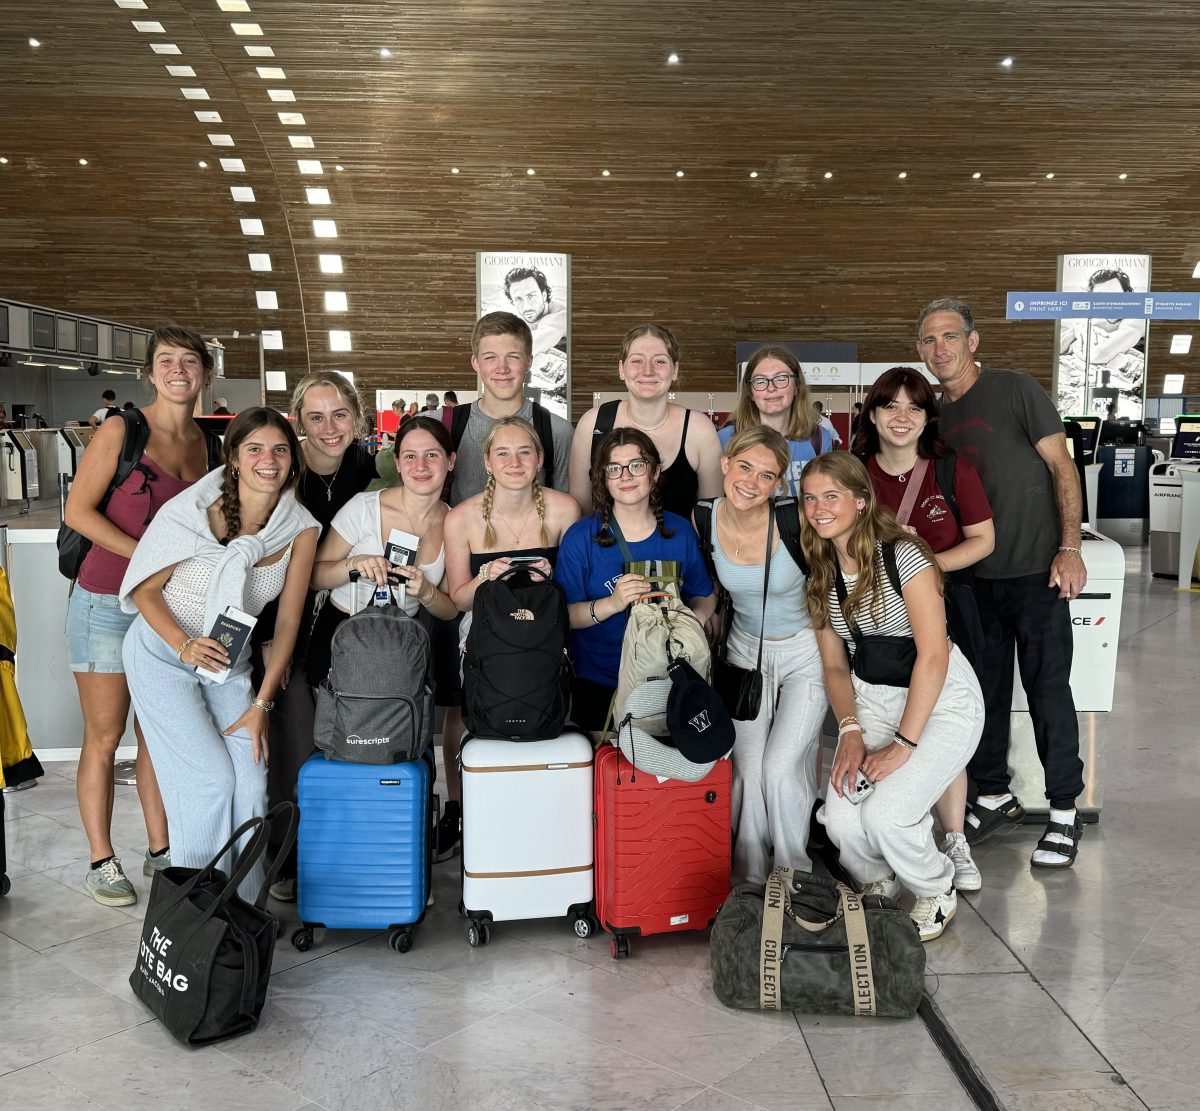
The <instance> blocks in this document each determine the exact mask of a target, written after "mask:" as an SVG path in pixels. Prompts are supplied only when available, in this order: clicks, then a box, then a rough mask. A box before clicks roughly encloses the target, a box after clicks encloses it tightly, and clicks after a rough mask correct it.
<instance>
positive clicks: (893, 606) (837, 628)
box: [829, 540, 933, 655]
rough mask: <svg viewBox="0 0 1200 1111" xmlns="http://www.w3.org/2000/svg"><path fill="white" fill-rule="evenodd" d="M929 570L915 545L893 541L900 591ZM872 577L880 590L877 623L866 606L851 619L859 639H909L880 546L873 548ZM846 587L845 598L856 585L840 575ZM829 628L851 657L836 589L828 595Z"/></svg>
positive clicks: (899, 597)
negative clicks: (861, 637)
mask: <svg viewBox="0 0 1200 1111" xmlns="http://www.w3.org/2000/svg"><path fill="white" fill-rule="evenodd" d="M931 566H933V565H932V564H931V563H930V562H929V560H928V558H927V557H926V556H924V555H923V554H922V553H921V549H920V548H918V547H917V546H916V545H915V544H909V543H907V542H905V541H903V540H897V541H896V570H897V571H898V572H899V573H900V585H901V587H905V586H908V583H909V580H910V579H912V578H913V577H914V576H916V575H919V574H920V573H921V572H922V571H924V570H925V568H926V567H931ZM875 576H876V581H877V582H878V583H879V584H880V586H881V588H882V601H883V607H882V610H881V611H880V613H879V614H878V619H877V617H876V616H875V615H872V614H871V612H870V606H869V603H868V604H867V605H864V606H863V607H862V608H861V609H860V611H859V612H858V613H856V614H855V615H854V616H855V618H856V620H857V622H858V627H859V630H860V631H861V632H862V634H863V636H885V637H910V636H912V635H913V634H912V625H911V624H910V623H909V620H908V606H907V605H906V604H905V601H904V597H903V596H902V595H900V594H897V593H896V588H895V587H893V586H892V584H891V580H889V579H888V576H887V568H886V567H885V566H884V562H883V545H882V544H881V543H876V545H875ZM842 578H843V580H844V581H845V583H846V593H847V595H849V594H850V593H851V592H852V591H853V590H854V584H855V583H856V582H858V576H857V575H846V574H843V575H842ZM829 624H830V625H831V626H832V627H833V631H834V632H835V633H837V635H838V636H840V637H841V638H842V640H844V641H845V642H846V644H847V645H848V646H849V648H850V654H851V655H853V654H854V638H853V637H852V636H851V635H850V627H849V625H847V624H846V619H845V616H844V615H843V614H842V604H841V602H839V601H838V596H837V589H836V587H834V588H831V589H830V591H829Z"/></svg>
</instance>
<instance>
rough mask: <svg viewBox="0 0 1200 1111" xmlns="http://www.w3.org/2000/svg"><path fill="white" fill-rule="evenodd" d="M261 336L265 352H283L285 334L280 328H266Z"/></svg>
mask: <svg viewBox="0 0 1200 1111" xmlns="http://www.w3.org/2000/svg"><path fill="white" fill-rule="evenodd" d="M259 334H260V335H261V336H262V345H263V350H264V351H282V350H283V333H282V332H281V331H280V330H279V329H278V328H264V329H263V330H262V331H261V332H260V333H259Z"/></svg>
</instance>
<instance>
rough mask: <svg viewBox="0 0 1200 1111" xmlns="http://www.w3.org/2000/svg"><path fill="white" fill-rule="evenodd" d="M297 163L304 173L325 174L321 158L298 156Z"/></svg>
mask: <svg viewBox="0 0 1200 1111" xmlns="http://www.w3.org/2000/svg"><path fill="white" fill-rule="evenodd" d="M296 165H297V166H298V167H299V169H300V172H301V173H302V174H323V173H324V172H325V167H324V166H322V165H321V160H320V159H319V158H297V159H296Z"/></svg>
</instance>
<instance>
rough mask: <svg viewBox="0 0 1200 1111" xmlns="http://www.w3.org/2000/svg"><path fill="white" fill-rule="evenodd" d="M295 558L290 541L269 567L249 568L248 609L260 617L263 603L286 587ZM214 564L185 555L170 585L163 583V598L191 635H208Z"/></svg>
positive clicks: (183, 628)
mask: <svg viewBox="0 0 1200 1111" xmlns="http://www.w3.org/2000/svg"><path fill="white" fill-rule="evenodd" d="M291 561H292V546H291V545H290V544H289V545H288V548H287V551H286V552H284V553H283V557H282V558H281V559H279V560H276V562H274V563H272V564H271V565H270V566H268V567H255V568H253V569H252V570H251V572H250V578H249V581H248V583H247V585H246V597H245V602H246V612H247V613H248V614H250V615H251V616H252V617H257V616H258V615H259V614H260V613H262V611H263V607H264V606H265V605H266V604H267V603H268V602H270V601H273V600H274V599H275V598H278V597H279V595H280V593H281V592H282V590H283V583H284V580H285V579H286V578H287V569H288V564H289V563H290V562H291ZM211 575H212V567H211V566H210V565H209V564H207V563H203V562H201V561H200V560H198V559H185V560H184V561H183V562H182V563H178V564H176V565H175V570H174V571H172V572H171V577H170V578H169V579H168V580H167V585H166V586H164V587H163V601H165V602H166V603H167V608H168V609H169V610H170V611H171V615H172V616H173V617H174V618H175V620H176V621H178V622H179V627H180V628H181V629H182V630H183V631H184V632H185V633H186V634H187V635H188V636H190V637H198V636H208V630H207V629H205V628H204V627H203V625H204V604H205V600H206V599H207V597H208V580H209V577H210V576H211Z"/></svg>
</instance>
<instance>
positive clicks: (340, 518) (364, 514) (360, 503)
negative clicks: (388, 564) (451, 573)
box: [329, 490, 446, 617]
mask: <svg viewBox="0 0 1200 1111" xmlns="http://www.w3.org/2000/svg"><path fill="white" fill-rule="evenodd" d="M382 492H383V491H382V490H368V491H367V492H365V493H362V494H355V495H354V497H352V498H351V499H350V500H349V501H348V502H347V503H346V504H345V505H344V506H342V508H341V509H339V510H338V512H337V516H336V517H334V519H333V528H334V529H335V530H336V531H337V534H338V536H340V537H341V538H342V539H343V540H345V541H346V543H347V544H349V545H350V554H349V555H348V556H347V558H348V559H353V558H354V556H357V555H377V556H381V555H383V518H382V517H381V515H380V510H379V495H380V494H381V493H382ZM417 566H418V567H419V568H420V569H421V573H422V574H423V575H424V576H425V578H426V580H427V581H428V582H429V583H431V584H432V585H433V586H437V585H438V584H439V583H441V581H442V579H443V578H444V577H445V575H446V547H445V545H442V548H441V550H440V551H439V552H438V554H437V556H436V557H435V558H434V559H433V560H432V561H431V562H429V563H418V564H417ZM371 589H372V586H371V584H370V583H366V582H363V583H360V584H359V587H358V605H359V607H360V608H361V607H362V606H364V605H366V604H367V603H368V602H369V601H370V600H371V599H370V596H369V593H368V592H369V591H370V590H371ZM353 596H354V595H353V591H352V588H351V586H350V584H349V583H343V584H342V585H341V586H335V587H334V588H333V589H332V590H331V591H330V592H329V600H330V601H331V602H333V604H334V605H335V606H337V608H338V609H340V610H341V611H342V612H343V613H353V612H354V609H355V607H354V606H353V605H352V604H351V602H352V599H353ZM396 600H397V601H398V602H399V603H400V608H401V609H403V610H404V612H405V613H407V614H408V615H409V617H412V616H413V615H414V614H415V613H416V612H417V609H418V608H419V606H418V602H417V598H416V595H415V594H409V593H408V592H407V591H405V592H404V594H402V595H401V594H399V593H397V597H396Z"/></svg>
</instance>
